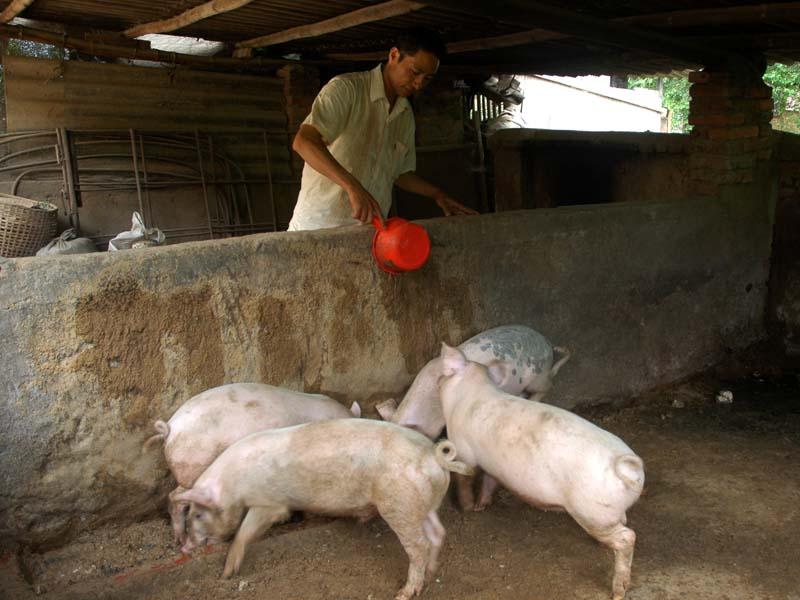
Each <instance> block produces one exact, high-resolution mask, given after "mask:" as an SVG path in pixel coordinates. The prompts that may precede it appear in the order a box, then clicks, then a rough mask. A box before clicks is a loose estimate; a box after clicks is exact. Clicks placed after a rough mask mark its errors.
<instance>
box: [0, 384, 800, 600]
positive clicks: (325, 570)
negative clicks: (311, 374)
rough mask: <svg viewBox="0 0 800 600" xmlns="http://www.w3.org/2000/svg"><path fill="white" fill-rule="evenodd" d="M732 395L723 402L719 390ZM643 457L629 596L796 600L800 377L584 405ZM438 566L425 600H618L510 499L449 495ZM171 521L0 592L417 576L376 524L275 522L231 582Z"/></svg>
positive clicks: (112, 538) (348, 583)
mask: <svg viewBox="0 0 800 600" xmlns="http://www.w3.org/2000/svg"><path fill="white" fill-rule="evenodd" d="M723 389H727V390H730V391H731V392H732V395H733V402H732V403H731V404H720V403H718V402H717V400H716V396H717V393H718V392H719V391H721V390H723ZM580 412H581V414H583V415H584V416H585V417H587V418H588V419H590V420H591V421H593V422H595V423H597V424H598V425H599V426H601V427H604V428H606V429H608V430H610V431H612V432H614V433H616V434H617V435H619V436H620V437H622V438H623V439H624V440H625V441H626V442H627V443H628V444H629V445H630V446H631V447H632V448H634V450H636V451H637V452H638V453H639V454H640V455H641V456H642V458H643V459H644V461H645V465H646V470H647V485H646V488H645V493H644V495H643V496H642V498H641V499H640V500H639V502H638V503H637V504H636V505H635V506H634V507H633V508H632V509H631V511H630V512H629V513H628V518H629V525H630V526H631V527H632V528H633V529H634V530H635V531H636V533H637V536H638V541H637V546H636V554H635V556H634V562H633V584H632V588H631V589H630V591H629V592H628V596H627V598H628V599H629V600H669V599H672V598H674V599H678V598H680V599H681V600H685V599H686V598H691V599H693V600H739V599H741V600H755V599H759V600H761V599H764V600H766V599H775V600H800V570H798V568H797V564H798V559H799V558H800V452H799V451H800V381H799V380H798V377H797V374H796V373H791V372H790V373H788V374H783V375H781V376H780V377H777V376H772V377H767V376H766V375H761V374H758V373H756V374H755V375H753V376H751V377H749V378H748V379H746V380H740V381H736V382H727V383H721V382H719V381H718V380H716V379H715V378H712V377H710V376H704V377H702V378H699V379H697V380H694V381H692V382H690V383H685V384H682V385H678V386H673V387H670V388H668V389H664V390H660V391H657V392H653V393H650V394H648V395H646V396H644V397H641V398H636V399H621V400H620V401H619V402H617V403H616V406H612V405H605V406H601V407H592V408H587V409H583V410H581V411H580ZM440 516H441V518H442V522H443V524H444V526H445V527H446V528H447V537H446V539H445V545H444V549H443V551H442V555H441V559H442V565H441V568H440V570H439V572H438V573H437V575H436V577H435V579H434V580H433V581H431V582H430V583H429V584H428V586H427V587H426V589H425V591H424V592H423V598H426V599H430V600H436V599H464V600H477V599H484V598H487V599H488V598H492V599H494V598H499V599H512V598H513V599H515V600H517V599H520V598H523V599H530V600H551V599H565V600H572V599H575V600H582V599H595V598H597V599H604V598H608V597H610V591H611V572H612V562H613V558H612V553H611V552H610V551H609V550H607V549H606V548H604V547H603V546H600V545H599V544H598V543H596V542H595V541H594V540H592V539H591V538H590V537H589V536H588V535H586V534H585V533H584V532H583V531H582V530H581V529H580V528H579V527H578V526H577V525H576V524H575V523H574V522H573V521H572V520H571V519H570V518H569V517H568V516H567V515H565V514H559V513H545V512H542V511H539V510H536V509H533V508H531V507H529V506H527V505H525V504H523V503H522V502H521V501H519V500H517V499H516V498H514V497H513V496H511V495H510V494H508V493H506V492H504V491H501V492H500V494H499V495H498V497H497V499H496V501H495V504H494V505H493V506H492V507H491V508H490V509H489V510H487V511H486V512H483V513H466V514H462V513H460V512H459V511H457V510H456V509H455V508H454V505H453V502H452V500H450V499H448V500H445V502H444V504H443V506H442V508H441V510H440ZM171 535H172V534H171V529H170V527H169V524H168V522H167V521H166V519H163V520H161V519H159V520H153V521H149V522H145V523H140V524H137V525H135V526H131V527H128V528H125V529H116V528H107V529H103V530H99V531H95V532H92V533H91V534H89V535H86V536H84V537H82V538H81V539H79V540H77V541H76V542H75V543H73V544H71V545H69V546H67V547H65V548H62V549H59V550H55V551H51V552H48V553H45V554H31V553H22V554H20V555H18V556H15V555H7V556H5V557H1V558H0V597H3V598H15V599H16V598H19V599H22V600H28V599H33V598H37V597H42V598H53V599H65V600H66V599H82V600H83V599H87V598H114V599H120V600H128V599H134V598H136V599H139V598H148V599H151V598H152V599H164V600H166V599H172V598H197V599H201V600H204V599H206V598H208V599H212V598H213V599H214V600H233V599H243V600H244V599H262V598H275V599H281V600H282V599H291V600H294V599H297V600H300V599H303V600H311V599H322V598H336V599H351V598H352V599H361V600H370V599H374V600H378V599H382V598H392V597H393V595H394V593H395V592H396V591H397V589H399V588H400V586H401V585H402V583H403V581H404V579H405V575H406V569H407V567H408V563H407V559H406V556H405V553H404V552H403V550H402V548H401V546H400V544H399V542H398V541H397V538H396V537H395V536H394V534H393V533H392V532H391V530H390V529H389V528H388V527H387V526H386V524H385V523H384V522H383V521H382V520H380V519H375V520H373V521H371V522H369V523H367V524H359V523H357V522H356V521H354V520H348V519H337V520H334V519H326V518H319V517H315V518H310V519H308V520H306V521H302V522H294V523H288V524H285V525H282V526H279V527H276V528H274V529H273V530H271V531H270V533H269V535H268V537H266V538H265V539H264V540H261V541H260V542H258V543H256V544H254V545H252V546H251V547H250V548H249V549H248V554H247V557H246V559H245V562H244V565H243V568H242V572H241V574H240V575H239V576H237V577H234V578H233V579H231V580H222V579H220V575H221V572H222V564H223V562H224V556H225V547H224V546H219V547H212V548H209V549H207V551H206V552H205V553H200V554H198V555H196V556H193V557H192V558H191V559H187V558H185V557H182V556H181V555H180V553H179V552H178V551H177V550H176V548H175V546H174V545H173V543H172V539H171Z"/></svg>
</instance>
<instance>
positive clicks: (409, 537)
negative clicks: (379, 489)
mask: <svg viewBox="0 0 800 600" xmlns="http://www.w3.org/2000/svg"><path fill="white" fill-rule="evenodd" d="M420 502H421V500H420V499H419V497H416V498H397V497H395V498H394V499H393V501H392V504H393V505H392V506H383V507H379V511H380V513H381V516H382V517H383V519H384V520H385V521H386V523H387V524H388V525H389V527H391V528H392V531H394V532H395V534H396V535H397V537H398V539H399V540H400V543H401V544H402V545H403V548H404V549H405V551H406V554H408V579H407V580H406V584H405V586H404V587H403V589H401V590H400V591H399V592H397V595H396V596H395V597H394V600H410V598H412V597H414V596H416V595H417V594H419V593H420V592H421V591H422V586H423V585H424V584H425V567H426V565H427V564H428V559H429V556H430V545H431V543H430V541H428V538H427V536H426V535H425V532H424V530H423V525H422V524H423V522H424V521H425V520H426V519H427V514H425V513H422V514H419V512H420V511H419V510H414V505H419V504H420ZM399 507H403V508H399ZM423 510H424V509H423Z"/></svg>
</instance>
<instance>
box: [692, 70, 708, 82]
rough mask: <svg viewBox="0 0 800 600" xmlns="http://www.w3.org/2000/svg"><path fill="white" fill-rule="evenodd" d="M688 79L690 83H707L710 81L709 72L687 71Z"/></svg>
mask: <svg viewBox="0 0 800 600" xmlns="http://www.w3.org/2000/svg"><path fill="white" fill-rule="evenodd" d="M689 81H690V82H691V83H708V82H709V81H711V73H710V72H709V71H692V72H691V73H689Z"/></svg>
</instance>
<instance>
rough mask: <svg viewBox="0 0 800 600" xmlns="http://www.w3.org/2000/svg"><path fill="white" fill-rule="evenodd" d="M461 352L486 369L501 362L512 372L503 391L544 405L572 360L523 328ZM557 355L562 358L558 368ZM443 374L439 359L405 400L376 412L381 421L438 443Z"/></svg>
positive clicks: (480, 338)
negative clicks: (394, 424) (565, 364)
mask: <svg viewBox="0 0 800 600" xmlns="http://www.w3.org/2000/svg"><path fill="white" fill-rule="evenodd" d="M459 348H460V349H461V351H462V352H463V353H464V354H465V355H466V356H467V358H468V359H469V360H474V361H476V362H479V363H481V364H488V363H489V362H490V361H502V362H503V363H504V364H505V365H507V366H508V368H507V369H506V370H505V379H504V380H503V381H502V382H500V387H501V388H502V389H503V390H504V391H506V392H508V393H509V394H515V395H517V394H525V395H527V396H531V397H533V398H534V399H536V400H540V399H541V398H542V397H543V396H544V394H545V393H547V392H548V391H549V390H550V388H551V387H552V386H553V381H552V380H553V377H555V376H556V375H557V374H558V371H559V370H560V369H561V367H563V366H564V363H566V362H567V361H568V360H569V358H570V352H569V350H567V349H566V348H560V347H556V348H553V346H552V345H551V344H550V342H549V341H547V339H546V338H545V337H544V336H543V335H542V334H541V333H539V332H537V331H535V330H533V329H531V328H530V327H526V326H524V325H504V326H502V327H495V328H494V329H488V330H486V331H484V332H483V333H479V334H478V335H476V336H473V337H471V338H469V339H468V340H467V341H466V342H464V343H462V344H461V345H460V346H459ZM553 350H555V351H556V352H558V353H559V354H561V358H560V359H559V360H558V361H557V362H556V363H555V364H553ZM441 374H442V363H441V359H440V358H439V357H436V358H434V359H433V360H431V361H430V362H429V363H428V364H426V365H425V366H424V367H423V368H422V370H421V371H420V372H419V373H418V374H417V376H416V378H415V379H414V382H413V383H412V384H411V387H410V388H409V389H408V391H407V392H406V395H405V397H404V398H403V401H402V402H401V403H400V406H398V407H397V408H396V409H395V401H394V400H392V399H389V400H386V401H384V402H382V403H381V404H379V405H378V406H377V407H376V408H377V410H378V414H380V416H381V418H383V419H384V420H386V421H391V422H392V423H397V424H398V425H403V426H405V427H410V428H412V429H416V430H417V431H419V432H421V433H423V434H424V435H426V436H428V437H429V438H430V439H432V440H435V439H436V438H437V437H439V435H440V434H441V433H442V429H444V415H443V414H442V404H441V401H440V400H439V392H438V381H439V377H440V376H441Z"/></svg>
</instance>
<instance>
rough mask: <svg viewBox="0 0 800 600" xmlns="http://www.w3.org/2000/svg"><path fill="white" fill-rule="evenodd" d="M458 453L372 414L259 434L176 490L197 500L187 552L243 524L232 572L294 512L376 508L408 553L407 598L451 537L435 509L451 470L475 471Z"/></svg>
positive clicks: (363, 512)
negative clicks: (247, 552) (254, 545)
mask: <svg viewBox="0 0 800 600" xmlns="http://www.w3.org/2000/svg"><path fill="white" fill-rule="evenodd" d="M455 456H456V454H455V448H454V446H453V444H452V443H450V442H448V441H447V440H444V441H441V442H439V443H438V444H436V445H435V446H434V444H433V442H431V441H430V440H429V439H428V438H426V437H425V436H423V435H421V434H419V433H417V432H415V431H412V430H410V429H406V428H404V427H400V426H398V425H393V424H391V423H383V422H380V421H373V420H367V419H365V420H360V419H338V420H334V421H326V422H323V423H309V424H306V425H298V426H295V427H286V428H283V429H272V430H268V431H262V432H259V433H255V434H253V435H250V436H248V437H246V438H245V439H243V440H240V441H239V442H236V443H235V444H233V445H232V446H230V447H229V448H228V449H227V450H225V451H224V452H223V453H222V454H221V455H220V456H219V457H218V458H217V459H216V460H215V461H214V462H213V463H212V465H211V466H210V467H209V468H208V469H207V470H206V471H205V472H204V473H203V474H202V475H201V476H200V477H199V478H198V479H197V481H196V482H195V484H194V487H193V488H192V489H191V490H188V491H185V492H183V493H181V494H179V495H178V496H177V497H176V499H177V501H179V502H191V503H192V504H191V508H190V511H189V525H188V528H189V535H188V541H187V542H186V544H184V547H183V550H184V551H185V552H190V551H191V550H193V549H194V548H195V547H197V546H199V545H202V544H205V543H209V542H216V541H220V540H223V539H225V538H227V537H229V536H230V535H231V534H232V533H233V532H234V531H236V536H235V537H234V540H233V543H232V544H231V546H230V549H229V550H228V556H227V558H226V559H225V569H224V571H223V577H230V576H231V575H233V574H236V573H238V572H239V569H240V567H241V564H242V560H243V559H244V553H245V548H246V547H247V545H248V544H249V543H250V542H251V541H253V540H254V539H256V538H257V537H259V536H260V535H262V534H263V533H264V532H265V531H266V530H267V529H269V527H270V526H271V525H272V524H273V523H276V522H278V521H282V520H284V519H286V517H288V516H289V513H290V511H292V510H303V511H309V512H313V513H317V514H326V515H334V516H357V517H361V518H362V519H363V518H369V517H370V516H372V515H373V514H374V513H375V512H377V513H378V514H380V515H381V517H383V518H384V519H385V520H386V522H387V523H388V525H389V526H390V527H391V528H392V530H393V531H394V532H395V533H396V534H397V537H398V538H399V539H400V543H401V544H402V545H403V548H404V549H405V551H406V553H407V554H408V558H409V567H408V579H407V581H406V584H405V586H404V587H403V588H402V589H401V590H400V591H399V592H398V593H397V596H396V600H408V599H409V598H411V597H412V596H415V595H417V594H418V593H419V592H420V591H421V590H422V587H423V584H424V580H425V576H426V575H427V576H431V575H432V574H433V573H434V572H435V570H436V566H437V558H438V554H439V550H440V549H441V546H442V541H443V539H444V535H445V530H444V527H442V524H441V522H440V521H439V517H438V515H437V514H436V511H437V510H438V508H439V505H440V504H441V502H442V498H443V497H444V495H445V493H446V491H447V487H448V485H449V483H450V471H455V472H460V473H464V474H466V473H469V469H468V468H467V467H466V466H465V465H464V464H463V463H461V462H458V461H456V460H455ZM240 523H241V525H240ZM237 527H238V531H237Z"/></svg>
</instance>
